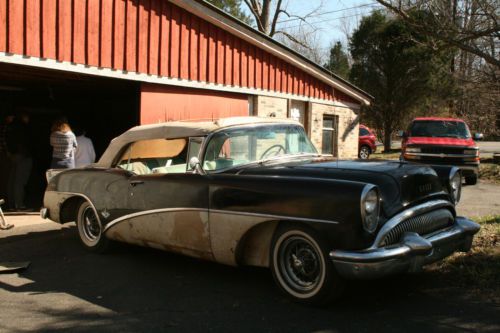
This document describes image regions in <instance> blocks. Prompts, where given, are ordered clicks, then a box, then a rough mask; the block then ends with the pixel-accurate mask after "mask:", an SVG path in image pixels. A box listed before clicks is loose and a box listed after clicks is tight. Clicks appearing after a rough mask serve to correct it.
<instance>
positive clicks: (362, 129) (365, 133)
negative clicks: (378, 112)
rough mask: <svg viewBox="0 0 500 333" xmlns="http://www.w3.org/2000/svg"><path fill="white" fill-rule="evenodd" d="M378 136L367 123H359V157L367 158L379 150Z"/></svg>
mask: <svg viewBox="0 0 500 333" xmlns="http://www.w3.org/2000/svg"><path fill="white" fill-rule="evenodd" d="M376 141H377V137H376V136H375V133H374V132H373V131H372V130H371V129H369V128H368V127H366V126H365V125H359V142H358V157H359V158H360V159H362V160H366V159H368V158H369V157H370V155H371V154H373V153H374V152H375V151H377V145H376Z"/></svg>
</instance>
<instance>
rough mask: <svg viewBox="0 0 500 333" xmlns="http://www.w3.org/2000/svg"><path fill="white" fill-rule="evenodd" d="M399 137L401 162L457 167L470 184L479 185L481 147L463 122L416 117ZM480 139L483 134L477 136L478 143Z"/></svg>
mask: <svg viewBox="0 0 500 333" xmlns="http://www.w3.org/2000/svg"><path fill="white" fill-rule="evenodd" d="M400 136H401V137H402V142H401V159H402V160H405V161H411V162H418V163H426V164H446V165H454V166H457V167H458V168H460V170H461V171H462V175H463V176H464V178H465V182H466V183H467V184H468V185H474V184H476V183H477V178H478V170H479V148H478V146H477V145H476V143H475V142H474V140H473V138H472V136H471V134H470V131H469V128H468V126H467V124H466V123H465V122H464V121H463V120H461V119H455V118H436V117H432V118H431V117H429V118H415V119H414V120H413V121H412V122H411V124H410V126H409V127H408V130H407V131H406V132H402V133H400ZM481 138H482V134H479V133H476V134H475V135H474V139H476V140H480V139H481Z"/></svg>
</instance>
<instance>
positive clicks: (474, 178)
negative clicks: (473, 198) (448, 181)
mask: <svg viewBox="0 0 500 333" xmlns="http://www.w3.org/2000/svg"><path fill="white" fill-rule="evenodd" d="M465 184H467V185H476V184H477V175H472V176H467V177H465Z"/></svg>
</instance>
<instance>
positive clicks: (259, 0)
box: [244, 0, 323, 44]
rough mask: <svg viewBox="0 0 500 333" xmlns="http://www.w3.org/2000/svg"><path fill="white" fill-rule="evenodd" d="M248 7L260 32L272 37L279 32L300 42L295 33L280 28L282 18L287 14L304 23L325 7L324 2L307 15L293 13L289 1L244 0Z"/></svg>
mask: <svg viewBox="0 0 500 333" xmlns="http://www.w3.org/2000/svg"><path fill="white" fill-rule="evenodd" d="M244 1H245V4H246V5H247V6H248V9H249V10H250V12H251V13H252V16H253V17H254V19H255V22H256V24H257V29H258V30H259V31H260V32H263V33H265V34H266V35H268V36H270V37H274V36H275V35H277V34H281V35H284V36H286V37H287V38H288V39H290V40H292V41H294V42H295V43H299V44H300V41H299V40H298V39H296V38H295V36H294V35H293V34H290V33H289V32H288V31H286V29H280V28H279V27H278V23H280V18H281V17H283V16H285V17H287V18H288V19H294V20H299V21H301V22H303V23H307V19H308V18H309V17H311V16H315V15H317V14H318V13H319V11H320V9H321V8H322V7H323V2H322V1H321V2H320V4H319V5H318V6H317V7H316V8H314V9H313V10H312V11H310V12H309V13H307V14H305V15H297V14H292V13H290V12H289V11H288V9H287V2H286V1H285V2H284V1H283V0H244Z"/></svg>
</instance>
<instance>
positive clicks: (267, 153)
mask: <svg viewBox="0 0 500 333" xmlns="http://www.w3.org/2000/svg"><path fill="white" fill-rule="evenodd" d="M273 150H276V151H275V152H274V154H273V155H271V154H270V153H271V152H272V151H273ZM281 151H283V152H284V153H286V149H285V147H283V146H282V145H280V144H275V145H272V146H271V147H269V148H267V149H266V151H264V152H263V153H262V155H260V158H259V159H260V160H262V159H263V158H264V157H267V155H271V156H278V154H279V153H280V152H281Z"/></svg>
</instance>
